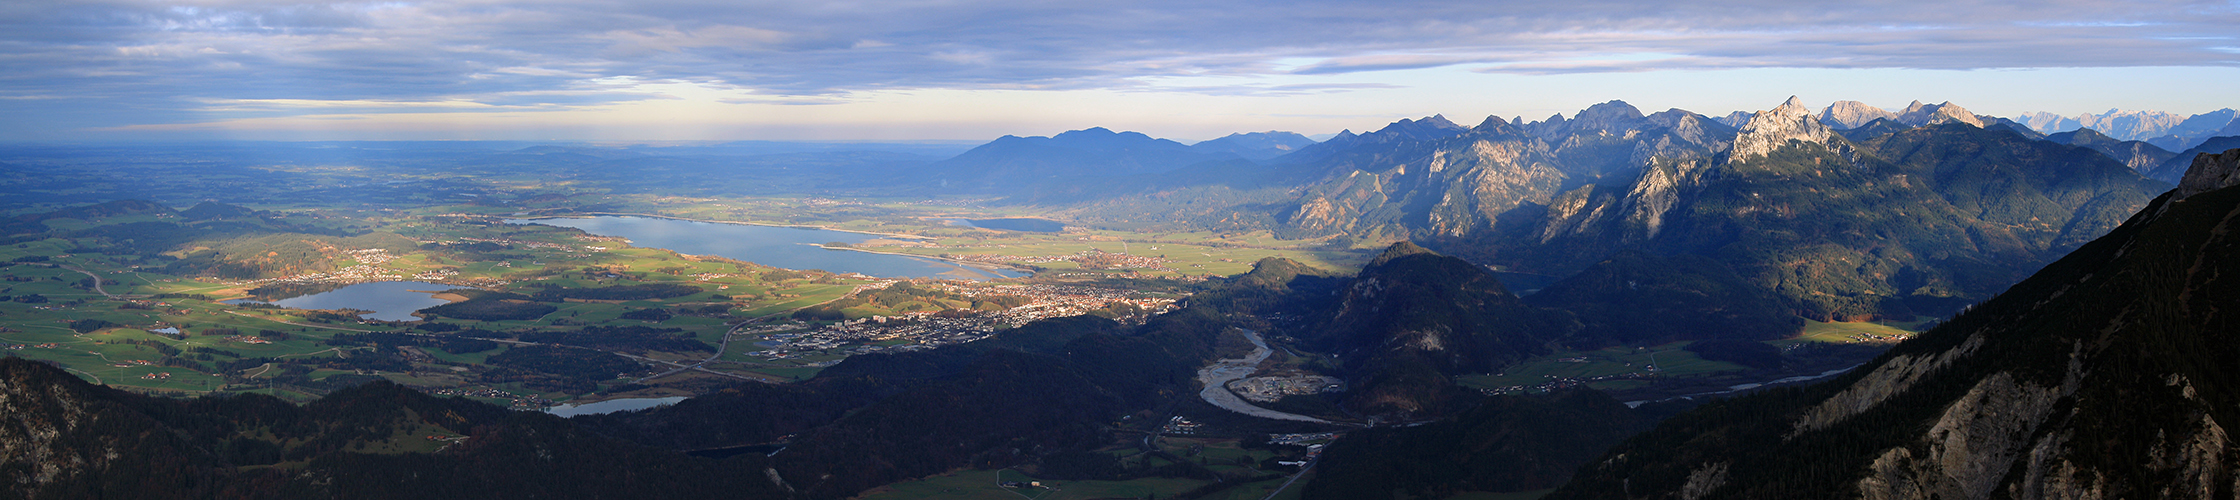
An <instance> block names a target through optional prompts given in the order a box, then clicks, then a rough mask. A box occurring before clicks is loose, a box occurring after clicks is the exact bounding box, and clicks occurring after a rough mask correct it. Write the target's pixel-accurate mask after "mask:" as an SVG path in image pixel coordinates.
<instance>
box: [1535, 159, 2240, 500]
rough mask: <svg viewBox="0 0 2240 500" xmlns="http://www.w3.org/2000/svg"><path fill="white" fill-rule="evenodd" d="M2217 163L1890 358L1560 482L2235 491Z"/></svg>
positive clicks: (1679, 420)
mask: <svg viewBox="0 0 2240 500" xmlns="http://www.w3.org/2000/svg"><path fill="white" fill-rule="evenodd" d="M2199 165H2201V166H2200V167H2199V168H2197V169H2195V174H2197V175H2189V179H2193V180H2196V181H2198V182H2197V183H2196V184H2195V188H2194V189H2191V190H2188V189H2183V188H2182V189H2181V190H2180V191H2178V192H2173V193H2172V194H2170V195H2167V196H2164V197H2163V198H2161V199H2158V200H2157V201H2156V202H2155V203H2154V204H2153V205H2151V206H2149V207H2147V208H2146V209H2144V210H2141V211H2140V212H2139V215H2136V216H2134V217H2132V218H2131V219H2130V221H2129V222H2127V223H2125V224H2124V225H2123V226H2122V227H2120V228H2118V229H2116V230H2114V231H2112V232H2110V233H2109V234H2108V235H2107V236H2105V237H2102V238H2100V239H2098V240H2096V241H2093V242H2091V243H2090V244H2087V245H2085V246H2083V247H2081V248H2079V249H2078V250H2077V251H2076V252H2074V253H2072V254H2070V255H2068V256H2067V257H2065V258H2063V259H2061V260H2060V261H2058V262H2056V263H2054V264H2052V265H2049V266H2046V267H2045V268H2044V269H2043V270H2041V271H2040V272H2038V273H2037V274H2036V275H2035V276H2032V277H2031V278H2030V279H2028V280H2025V281H2023V282H2022V283H2020V284H2017V285H2015V286H2014V287H2013V288H2011V289H2009V290H2008V291H2007V292H2006V293H2003V294H2001V295H1999V296H1998V297H1996V298H1993V299H1991V300H1989V301H1986V302H1984V303H1982V304H1980V305H1978V306H1976V307H1974V308H1972V309H1971V310H1969V311H1968V312H1966V313H1963V314H1961V315H1959V316H1956V317H1954V318H1953V319H1951V320H1950V321H1947V322H1946V323H1945V324H1944V325H1942V326H1940V327H1938V328H1936V329H1934V330H1931V331H1929V332H1925V333H1923V334H1921V335H1919V336H1917V337H1915V338H1914V339H1912V340H1909V341H1907V342H1905V343H1903V344H1900V345H1899V346H1898V347H1896V348H1893V349H1892V350H1891V351H1890V352H1889V353H1887V354H1885V355H1884V356H1883V357H1882V358H1880V359H1877V360H1875V361H1874V362H1870V363H1868V364H1867V365H1865V366H1862V367H1860V368H1859V369H1857V370H1855V371H1853V372H1852V373H1850V374H1846V375H1844V376H1842V377H1839V378H1838V379H1836V380H1833V381H1830V382H1828V383H1825V384H1822V385H1818V386H1814V387H1809V388H1804V389H1798V390H1787V391H1773V392H1768V393H1762V394H1759V395H1754V396H1750V397H1745V398H1738V399H1735V400H1731V401H1724V402H1718V403H1712V404H1707V405H1705V406H1703V407H1701V408H1699V409H1698V410H1696V411H1695V412H1691V413H1690V414H1685V415H1681V416H1679V417H1675V418H1673V419H1671V420H1668V421H1667V422H1666V423H1665V424H1664V425H1663V426H1662V427H1660V428H1659V429H1657V430H1653V431H1650V432H1649V433H1646V434H1643V435H1641V436H1638V437H1636V438H1634V439H1633V440H1632V441H1630V442H1629V443H1627V444H1625V445H1621V446H1619V447H1618V448H1617V449H1614V450H1612V452H1611V453H1610V454H1608V455H1605V457H1604V458H1603V459H1602V460H1601V461H1600V462H1598V463H1597V464H1595V465H1591V466H1589V467H1587V468H1585V469H1582V472H1581V475H1580V476H1579V477H1578V478H1576V479H1575V480H1574V481H1573V482H1571V483H1570V484H1568V485H1566V486H1565V487H1563V488H1561V489H1559V490H1558V491H1556V492H1555V493H1553V494H1551V495H1549V496H1548V497H1546V498H1549V499H1551V500H1562V499H1574V498H1831V497H1861V498H1872V499H1928V498H1943V499H1983V498H2232V497H2233V496H2234V495H2235V493H2236V491H2235V480H2240V464H2236V460H2240V444H2235V443H2234V442H2233V440H2232V439H2231V436H2230V431H2229V430H2228V429H2226V427H2227V426H2228V424H2229V423H2230V422H2234V421H2235V419H2240V373H2234V372H2233V371H2232V370H2230V369H2229V368H2228V367H2229V364H2230V360H2231V359H2240V342H2235V340H2240V338H2236V337H2234V336H2235V335H2240V328H2235V325H2240V307H2235V306H2236V305H2240V302H2236V300H2240V299H2235V298H2234V297H2240V250H2235V249H2240V232H2235V231H2233V229H2234V227H2233V226H2234V225H2235V224H2240V189H2234V188H2230V187H2229V186H2230V185H2231V184H2234V183H2240V179H2236V178H2235V176H2234V175H2233V174H2234V173H2235V171H2240V151H2235V152H2233V153H2232V154H2231V155H2229V156H2227V155H2214V156H2204V157H2203V158H2202V159H2201V160H2200V163H2199ZM2188 193H2190V196H2181V194H2188Z"/></svg>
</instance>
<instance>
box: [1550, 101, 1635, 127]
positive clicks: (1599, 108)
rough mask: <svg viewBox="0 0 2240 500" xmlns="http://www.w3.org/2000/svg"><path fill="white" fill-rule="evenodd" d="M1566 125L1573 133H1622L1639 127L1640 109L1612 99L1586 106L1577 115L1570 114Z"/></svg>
mask: <svg viewBox="0 0 2240 500" xmlns="http://www.w3.org/2000/svg"><path fill="white" fill-rule="evenodd" d="M1568 125H1570V126H1569V127H1568V128H1569V129H1570V130H1568V132H1570V133H1574V134H1577V133H1583V132H1588V131H1595V132H1603V133H1611V134H1616V133H1622V132H1623V131H1626V130H1635V129H1639V128H1641V125H1642V117H1641V110H1640V109H1636V108H1634V107H1633V105H1632V104H1626V102H1625V101H1619V100H1612V101H1610V102H1605V103H1602V104H1596V105H1593V106H1589V107H1587V109H1585V110H1582V111H1580V112H1579V114H1578V115H1575V116H1572V117H1571V121H1570V123H1568Z"/></svg>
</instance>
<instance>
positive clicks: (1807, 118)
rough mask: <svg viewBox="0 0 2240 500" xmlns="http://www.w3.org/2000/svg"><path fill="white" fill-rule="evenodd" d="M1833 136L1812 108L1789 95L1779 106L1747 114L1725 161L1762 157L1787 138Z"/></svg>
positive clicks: (1819, 140)
mask: <svg viewBox="0 0 2240 500" xmlns="http://www.w3.org/2000/svg"><path fill="white" fill-rule="evenodd" d="M1834 136H1835V131H1834V130H1832V129H1829V128H1828V125H1827V124H1824V123H1820V120H1818V119H1816V118H1813V116H1812V110H1811V109H1807V108H1805V107H1804V101H1803V100H1801V99H1797V98H1796V97H1795V96H1790V97H1789V102H1785V103H1781V106H1778V107H1775V108H1773V109H1772V110H1770V111H1760V112H1758V113H1756V114H1753V115H1750V121H1749V122H1747V123H1743V124H1742V132H1741V133H1740V134H1737V135H1736V136H1735V138H1734V149H1733V150H1731V151H1730V152H1729V153H1728V156H1727V158H1728V161H1742V160H1747V159H1751V158H1758V157H1763V156H1765V155H1766V154H1767V153H1772V152H1773V151H1774V150H1775V149H1780V148H1781V147H1782V146H1786V145H1788V144H1789V141H1803V142H1816V143H1825V142H1827V140H1828V138H1829V137H1834Z"/></svg>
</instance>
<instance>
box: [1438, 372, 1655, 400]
mask: <svg viewBox="0 0 2240 500" xmlns="http://www.w3.org/2000/svg"><path fill="white" fill-rule="evenodd" d="M1656 377H1657V374H1655V373H1643V372H1628V373H1619V374H1613V375H1596V376H1592V377H1556V376H1549V377H1548V381H1547V382H1544V383H1541V384H1538V385H1511V386H1502V387H1490V388H1484V389H1478V392H1481V393H1485V394H1486V395H1488V396H1491V395H1497V394H1523V393H1528V392H1551V391H1556V390H1560V389H1569V388H1572V387H1578V386H1582V385H1586V384H1589V383H1593V382H1602V381H1608V380H1640V379H1652V378H1656Z"/></svg>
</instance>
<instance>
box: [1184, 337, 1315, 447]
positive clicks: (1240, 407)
mask: <svg viewBox="0 0 2240 500" xmlns="http://www.w3.org/2000/svg"><path fill="white" fill-rule="evenodd" d="M1243 331H1244V336H1245V338H1247V339H1251V340H1252V354H1248V355H1245V357H1242V358H1236V359H1224V360H1220V361H1215V362H1213V364H1211V365H1206V367H1205V368H1199V369H1198V383H1200V384H1203V385H1204V388H1203V389H1200V390H1199V391H1198V399H1203V400H1206V402H1207V403H1213V405H1214V406H1219V407H1221V408H1222V409H1224V410H1229V411H1233V412H1237V413H1242V414H1246V415H1251V416H1255V417H1260V418H1266V419H1274V420H1296V421H1300V422H1314V423H1318V424H1334V423H1337V422H1331V421H1328V420H1323V419H1319V418H1314V417H1309V416H1306V415H1300V414H1297V413H1284V412H1280V411H1275V410H1270V409H1267V408H1261V407H1258V406H1253V405H1252V403H1248V402H1245V400H1244V398H1240V397H1237V393H1234V392H1229V389H1228V387H1229V382H1231V381H1235V380H1237V379H1240V378H1245V377H1247V376H1250V375H1252V372H1254V371H1257V370H1259V368H1260V362H1262V361H1267V360H1268V356H1269V355H1270V354H1273V353H1274V351H1272V350H1270V349H1268V343H1267V341H1265V340H1261V339H1260V332H1255V331H1252V330H1243Z"/></svg>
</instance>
